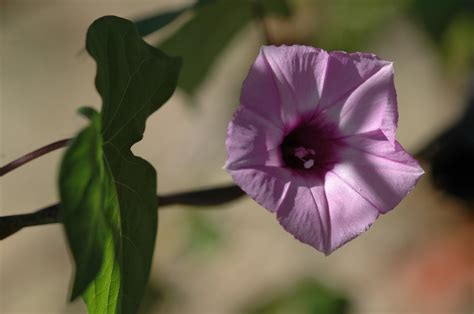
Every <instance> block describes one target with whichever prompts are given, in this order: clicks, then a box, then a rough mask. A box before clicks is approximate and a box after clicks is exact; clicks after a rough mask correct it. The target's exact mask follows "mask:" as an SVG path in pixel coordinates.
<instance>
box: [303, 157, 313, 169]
mask: <svg viewBox="0 0 474 314" xmlns="http://www.w3.org/2000/svg"><path fill="white" fill-rule="evenodd" d="M313 166H314V160H313V159H309V160H307V161H305V163H304V168H305V169H309V168H311V167H313Z"/></svg>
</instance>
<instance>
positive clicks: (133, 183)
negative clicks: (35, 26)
mask: <svg viewBox="0 0 474 314" xmlns="http://www.w3.org/2000/svg"><path fill="white" fill-rule="evenodd" d="M86 47H87V51H88V52H89V53H90V54H91V56H92V57H93V58H94V59H95V61H96V62H97V76H96V87H97V90H98V92H99V93H100V95H101V97H102V101H103V103H102V112H101V113H100V114H98V113H97V112H95V111H94V110H93V109H91V108H86V109H82V110H81V113H83V114H84V115H86V116H87V117H88V118H89V119H90V120H91V124H90V125H89V126H88V127H86V128H85V129H84V130H83V131H81V132H80V133H79V135H78V136H77V137H76V139H75V140H74V141H73V142H72V144H71V145H70V147H69V148H68V150H67V151H66V153H65V155H64V158H63V161H62V165H61V169H60V177H59V189H60V197H61V214H62V216H63V222H64V226H65V230H66V235H67V238H68V241H69V245H70V248H71V250H72V254H73V257H74V261H75V264H76V271H75V277H74V284H73V289H72V298H73V299H74V298H76V297H77V296H78V295H82V296H83V298H84V300H85V302H86V304H87V307H88V310H89V313H136V311H137V309H138V306H139V304H140V300H141V298H142V296H143V294H144V291H145V287H146V284H147V281H148V276H149V272H150V267H151V261H152V256H153V250H154V246H155V237H156V231H157V218H158V217H157V212H156V210H157V199H156V172H155V170H154V168H153V167H152V166H151V165H150V164H149V163H148V162H147V161H145V160H143V159H142V158H140V157H137V156H135V155H134V154H133V153H132V151H131V147H132V145H133V144H135V143H136V142H138V141H140V140H141V139H142V137H143V132H144V130H145V122H146V119H147V118H148V116H150V115H151V114H152V113H153V112H154V111H156V110H157V109H158V108H159V107H160V106H161V105H163V104H164V103H165V102H166V101H167V100H168V99H169V97H170V96H171V95H172V93H173V91H174V89H175V87H176V81H177V76H178V71H179V67H180V60H179V59H178V58H172V57H168V56H166V55H165V54H163V53H162V52H160V51H159V50H157V49H155V48H153V47H151V46H149V45H148V44H146V43H145V42H144V41H143V40H142V39H141V37H140V36H139V34H138V32H137V30H136V28H135V25H134V24H133V23H132V22H130V21H127V20H124V19H121V18H118V17H113V16H107V17H103V18H100V19H98V20H97V21H95V22H94V23H93V24H92V25H91V26H90V28H89V30H88V33H87V42H86Z"/></svg>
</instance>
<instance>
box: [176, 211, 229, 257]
mask: <svg viewBox="0 0 474 314" xmlns="http://www.w3.org/2000/svg"><path fill="white" fill-rule="evenodd" d="M186 223H187V226H186V232H187V243H186V247H185V250H186V253H191V254H197V255H209V254H211V253H213V252H215V251H216V250H217V249H218V248H219V247H220V245H221V244H222V234H221V230H220V229H219V228H218V226H217V225H216V224H215V223H214V222H213V221H212V220H211V219H209V218H208V217H207V215H206V213H202V212H189V213H188V215H186Z"/></svg>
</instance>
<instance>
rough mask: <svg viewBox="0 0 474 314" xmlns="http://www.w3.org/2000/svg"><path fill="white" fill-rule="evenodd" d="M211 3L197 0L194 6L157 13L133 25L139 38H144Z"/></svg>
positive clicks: (206, 0) (208, 0)
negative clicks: (191, 11) (193, 10)
mask: <svg viewBox="0 0 474 314" xmlns="http://www.w3.org/2000/svg"><path fill="white" fill-rule="evenodd" d="M212 1H215V0H198V1H197V2H196V3H195V4H193V5H189V6H186V7H183V8H181V9H177V10H172V11H168V12H158V13H155V14H152V15H150V16H147V17H144V18H142V19H139V20H138V21H135V25H136V26H137V29H138V33H139V34H140V35H141V36H146V35H149V34H151V33H153V32H156V31H158V30H160V29H161V28H162V27H165V26H166V25H168V24H169V23H171V22H173V21H174V20H175V19H176V18H177V17H179V16H180V15H181V14H183V13H184V12H186V11H189V10H191V9H194V8H199V7H201V6H204V5H207V4H209V3H211V2H212Z"/></svg>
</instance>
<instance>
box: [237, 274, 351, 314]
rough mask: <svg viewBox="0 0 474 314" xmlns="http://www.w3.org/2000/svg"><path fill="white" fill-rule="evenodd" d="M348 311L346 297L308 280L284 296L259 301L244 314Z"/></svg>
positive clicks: (337, 312)
mask: <svg viewBox="0 0 474 314" xmlns="http://www.w3.org/2000/svg"><path fill="white" fill-rule="evenodd" d="M348 310H349V302H348V300H347V299H346V298H345V297H343V296H341V295H340V294H339V293H337V292H334V291H332V290H330V289H328V288H326V287H325V286H323V285H321V284H320V283H319V282H317V281H315V280H311V279H307V280H302V281H300V282H298V283H297V284H296V285H295V286H292V287H288V289H287V290H286V292H284V293H282V294H277V295H275V296H271V297H270V299H268V300H267V301H263V302H262V301H261V298H260V299H258V301H256V304H254V305H252V306H250V307H249V309H247V310H245V311H244V313H247V314H288V313H291V314H346V313H348Z"/></svg>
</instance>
